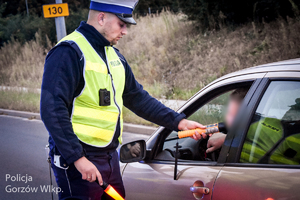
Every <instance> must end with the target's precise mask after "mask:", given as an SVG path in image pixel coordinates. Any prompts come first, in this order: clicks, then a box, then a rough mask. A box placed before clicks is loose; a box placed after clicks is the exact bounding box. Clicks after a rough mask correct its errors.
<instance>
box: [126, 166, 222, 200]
mask: <svg viewBox="0 0 300 200" xmlns="http://www.w3.org/2000/svg"><path fill="white" fill-rule="evenodd" d="M221 168H222V167H220V166H191V165H178V174H179V175H178V180H174V179H173V176H174V164H160V163H159V164H158V163H130V164H128V165H127V166H126V170H125V172H124V174H123V180H124V185H125V190H126V191H130V192H127V194H126V199H164V200H182V199H185V200H195V197H194V196H193V194H192V193H191V192H190V187H192V186H193V184H194V182H195V181H202V182H203V183H204V186H205V187H208V188H209V189H210V190H211V191H212V188H213V185H214V181H215V179H216V177H217V175H218V173H219V171H220V169H221ZM211 194H212V192H210V194H208V195H204V198H203V200H208V199H211Z"/></svg>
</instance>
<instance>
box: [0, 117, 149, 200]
mask: <svg viewBox="0 0 300 200" xmlns="http://www.w3.org/2000/svg"><path fill="white" fill-rule="evenodd" d="M0 136H1V140H0V158H1V161H0V188H1V191H0V199H9V200H24V199H26V200H37V199H41V200H47V199H51V193H50V192H49V190H48V189H49V185H50V178H49V165H48V163H47V162H46V151H45V146H46V144H47V140H48V133H47V131H46V129H45V127H44V125H43V123H42V122H41V121H39V120H28V119H25V118H20V117H11V116H4V115H0ZM148 137H149V136H147V135H140V134H133V133H126V132H125V133H124V137H123V140H124V143H126V142H130V141H133V140H139V139H147V138H148ZM53 183H54V186H56V184H55V179H54V177H53ZM46 189H47V190H48V191H45V190H46ZM17 190H18V191H17ZM42 190H43V192H42ZM54 199H58V198H57V195H54Z"/></svg>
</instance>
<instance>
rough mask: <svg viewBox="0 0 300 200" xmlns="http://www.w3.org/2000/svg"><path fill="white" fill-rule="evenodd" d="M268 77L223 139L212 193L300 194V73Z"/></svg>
mask: <svg viewBox="0 0 300 200" xmlns="http://www.w3.org/2000/svg"><path fill="white" fill-rule="evenodd" d="M266 77H267V78H265V79H264V80H263V83H262V84H261V85H260V89H258V90H257V91H256V94H255V95H254V96H253V98H252V100H251V102H250V103H249V104H248V106H247V108H245V111H246V112H249V113H252V114H251V115H249V117H247V116H246V117H244V118H242V117H241V118H240V119H238V120H239V122H236V124H237V125H236V128H235V131H234V133H233V135H234V136H233V137H229V138H226V140H225V143H227V145H229V146H230V148H228V146H227V147H226V148H228V150H229V151H228V153H229V154H228V153H227V154H228V155H229V156H228V157H227V158H226V159H227V160H225V164H224V167H223V168H222V170H221V171H220V173H219V175H218V178H217V180H216V183H215V186H214V192H213V198H212V199H217V200H225V199H231V200H235V199H236V200H240V199H245V200H247V199H249V200H250V199H251V200H252V199H265V200H275V199H280V200H284V199H289V200H292V199H300V193H299V188H300V165H299V162H300V79H299V77H300V73H299V72H285V73H283V72H281V73H276V72H273V73H268V74H267V76H266ZM225 146H226V145H225Z"/></svg>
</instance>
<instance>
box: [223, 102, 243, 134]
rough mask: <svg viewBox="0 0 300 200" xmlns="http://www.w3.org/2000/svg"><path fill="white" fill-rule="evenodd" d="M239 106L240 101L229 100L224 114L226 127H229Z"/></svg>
mask: <svg viewBox="0 0 300 200" xmlns="http://www.w3.org/2000/svg"><path fill="white" fill-rule="evenodd" d="M239 108H240V103H239V102H237V101H235V100H230V101H229V103H228V107H227V112H226V115H225V123H226V126H227V127H228V128H230V127H231V125H232V123H233V121H234V119H235V117H236V114H237V112H238V110H239Z"/></svg>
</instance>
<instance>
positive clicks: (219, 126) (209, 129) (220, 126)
mask: <svg viewBox="0 0 300 200" xmlns="http://www.w3.org/2000/svg"><path fill="white" fill-rule="evenodd" d="M205 127H206V128H203V129H202V128H197V129H193V130H188V131H179V132H178V138H179V139H181V138H186V137H192V136H193V135H194V134H195V133H196V131H197V132H198V133H199V134H200V135H203V134H206V135H209V134H214V133H218V132H223V133H226V132H227V130H226V127H225V124H224V123H216V124H211V125H207V126H205Z"/></svg>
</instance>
